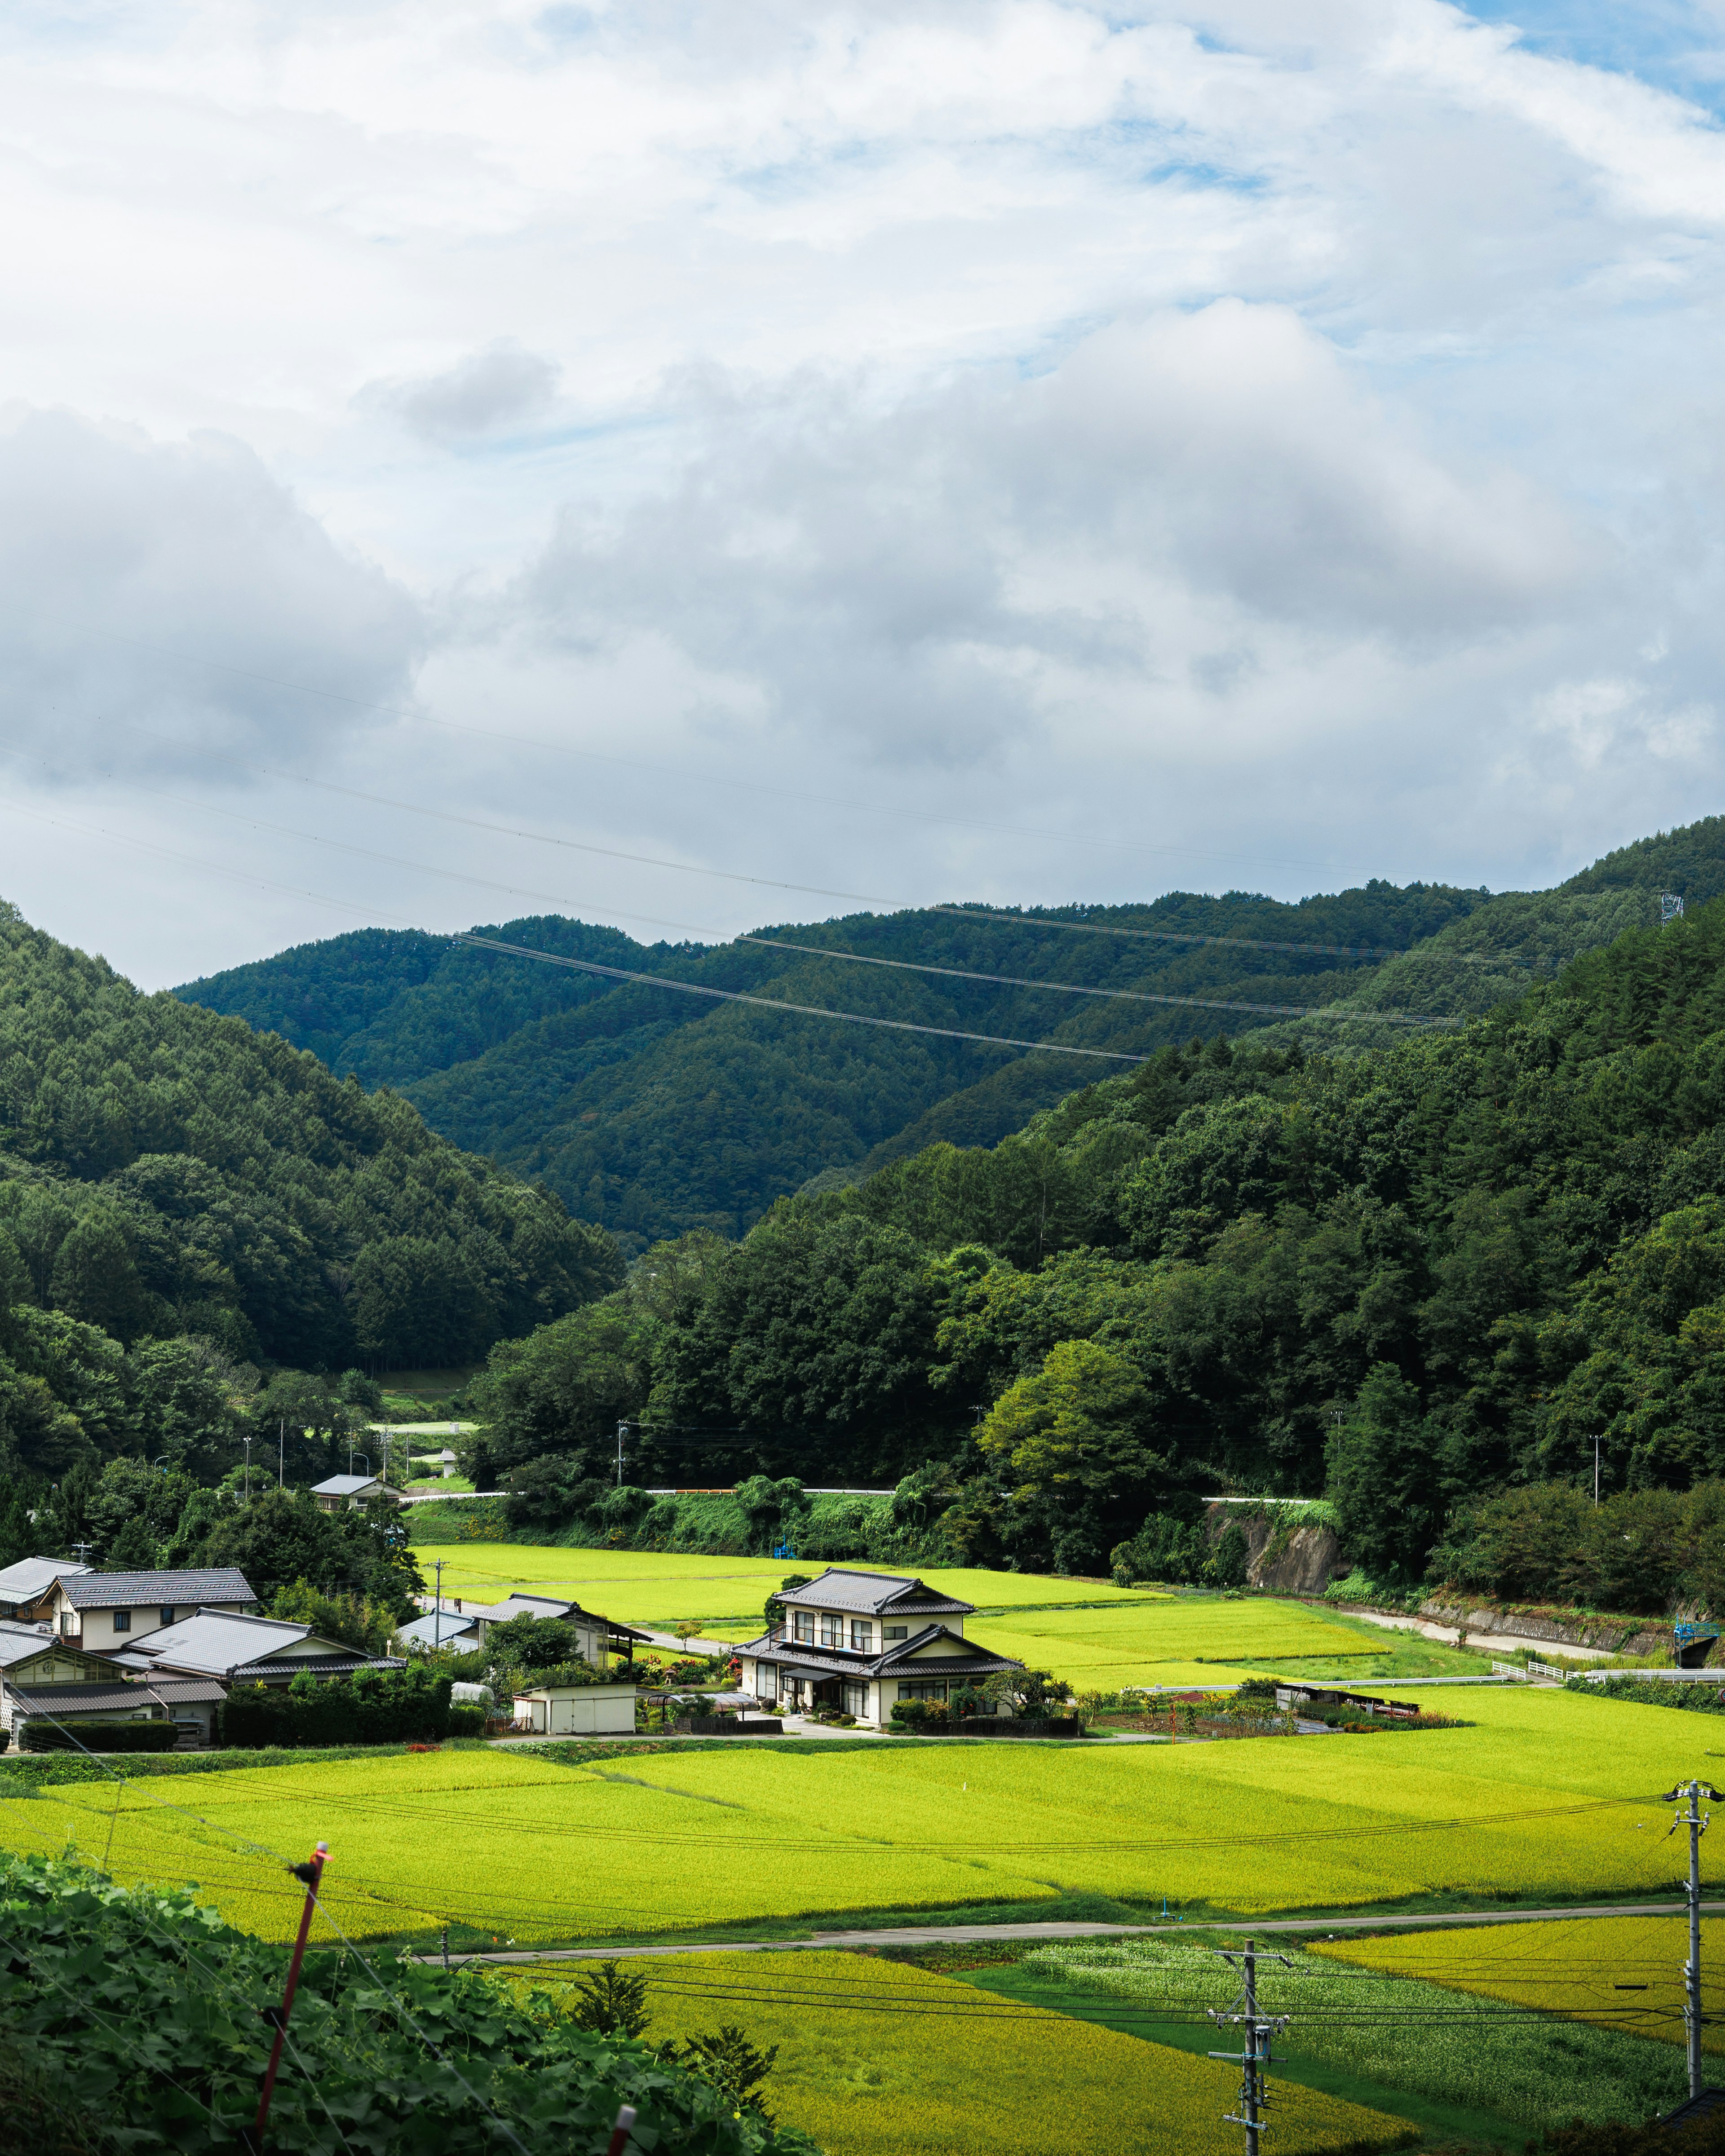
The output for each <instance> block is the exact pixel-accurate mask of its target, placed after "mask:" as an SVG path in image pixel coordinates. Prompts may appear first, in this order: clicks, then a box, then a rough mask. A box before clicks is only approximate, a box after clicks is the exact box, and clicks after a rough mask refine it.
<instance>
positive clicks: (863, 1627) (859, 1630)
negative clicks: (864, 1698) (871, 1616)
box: [845, 1617, 875, 1714]
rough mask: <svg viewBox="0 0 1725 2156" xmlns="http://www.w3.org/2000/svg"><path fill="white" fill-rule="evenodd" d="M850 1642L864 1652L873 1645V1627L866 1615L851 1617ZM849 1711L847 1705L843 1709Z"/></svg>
mask: <svg viewBox="0 0 1725 2156" xmlns="http://www.w3.org/2000/svg"><path fill="white" fill-rule="evenodd" d="M850 1644H851V1645H852V1646H853V1647H860V1648H862V1649H863V1650H864V1651H865V1652H866V1651H867V1650H868V1649H869V1648H870V1647H872V1646H873V1645H874V1644H875V1628H874V1626H873V1625H871V1624H870V1622H869V1620H868V1619H867V1618H866V1617H853V1618H852V1619H851V1620H850ZM845 1712H846V1713H847V1714H848V1713H849V1712H850V1709H849V1708H848V1707H847V1708H846V1709H845Z"/></svg>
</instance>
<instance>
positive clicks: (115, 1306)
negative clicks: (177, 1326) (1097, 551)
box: [49, 1212, 149, 1340]
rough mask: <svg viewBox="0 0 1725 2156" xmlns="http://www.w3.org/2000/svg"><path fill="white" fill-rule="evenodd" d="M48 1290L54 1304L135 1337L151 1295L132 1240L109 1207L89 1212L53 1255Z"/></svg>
mask: <svg viewBox="0 0 1725 2156" xmlns="http://www.w3.org/2000/svg"><path fill="white" fill-rule="evenodd" d="M49 1297H50V1299H51V1301H53V1303H54V1308H55V1309H56V1310H63V1311H64V1312H65V1313H66V1315H67V1316H68V1317H76V1318H81V1319H82V1320H83V1321H84V1322H85V1324H86V1325H99V1326H100V1327H101V1328H102V1329H103V1331H104V1332H111V1333H112V1334H113V1335H114V1336H115V1337H116V1339H120V1340H131V1339H132V1338H134V1337H136V1334H137V1333H138V1332H141V1330H142V1329H143V1326H144V1323H145V1320H146V1317H147V1315H148V1312H149V1304H148V1300H147V1298H146V1295H145V1292H144V1286H143V1283H142V1281H141V1280H140V1279H139V1278H138V1269H137V1266H136V1265H135V1264H134V1263H133V1260H132V1254H131V1240H130V1238H129V1237H128V1236H127V1235H126V1231H125V1229H123V1228H122V1227H121V1224H120V1223H119V1221H118V1220H116V1219H113V1218H112V1217H111V1216H110V1215H109V1214H105V1213H95V1212H92V1213H87V1214H85V1216H84V1218H83V1219H81V1220H80V1221H79V1222H78V1223H77V1224H76V1225H75V1226H74V1228H73V1229H71V1230H70V1232H69V1234H68V1235H67V1236H66V1239H65V1240H64V1242H63V1243H62V1244H61V1245H60V1246H59V1251H58V1253H57V1254H56V1255H55V1258H54V1273H53V1276H52V1278H51V1279H50V1281H49Z"/></svg>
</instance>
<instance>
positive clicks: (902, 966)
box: [735, 924, 1461, 1026]
mask: <svg viewBox="0 0 1725 2156" xmlns="http://www.w3.org/2000/svg"><path fill="white" fill-rule="evenodd" d="M1074 925H1075V926H1077V925H1081V924H1074ZM1180 940H1181V941H1182V942H1197V941H1199V940H1200V939H1199V938H1197V937H1182V938H1181V939H1180ZM1209 940H1210V941H1213V942H1223V941H1225V940H1230V939H1225V938H1223V937H1213V938H1211V939H1209ZM735 941H736V942H739V943H752V944H756V945H757V946H758V947H760V948H761V949H762V950H765V951H796V952H801V953H802V954H803V956H805V957H810V958H839V959H843V960H845V962H848V963H849V964H850V965H853V966H892V967H896V968H897V969H898V970H899V971H900V972H901V973H937V974H939V975H940V976H941V978H942V979H943V980H948V981H985V982H988V983H992V984H993V986H994V987H996V988H1046V989H1048V990H1049V991H1050V993H1058V994H1060V995H1065V996H1101V997H1105V998H1110V999H1112V1000H1114V1001H1116V1002H1125V1003H1134V1004H1196V1005H1197V1006H1198V1007H1199V1009H1203V1010H1227V1011H1274V1012H1276V1013H1278V1014H1281V1015H1282V1016H1285V1017H1298V1018H1333V1019H1355V1020H1363V1019H1384V1020H1385V1021H1386V1022H1387V1023H1389V1024H1394V1025H1417V1026H1434V1025H1456V1024H1460V1023H1461V1021H1460V1020H1459V1019H1453V1018H1441V1017H1435V1016H1428V1015H1427V1014H1425V1013H1424V1012H1421V1011H1404V1010H1342V1009H1338V1008H1337V1006H1336V1005H1335V1004H1247V1003H1228V1002H1224V1001H1221V1000H1220V999H1219V998H1213V997H1209V996H1158V995H1152V994H1151V993H1148V991H1147V990H1145V989H1142V988H1080V987H1078V986H1077V985H1076V983H1073V982H1070V981H1038V980H1032V979H1029V978H1024V976H1021V975H1019V974H1016V973H966V972H964V971H963V970H961V968H958V967H957V966H923V965H918V964H917V963H916V962H915V961H914V960H912V959H910V958H877V957H873V956H871V955H868V954H865V952H860V951H835V950H833V949H832V948H830V947H829V946H827V945H824V944H819V943H786V942H781V941H780V940H779V939H778V937H772V936H739V937H736V938H735ZM1252 947H1253V948H1254V949H1257V948H1262V946H1258V945H1254V946H1252ZM1291 948H1292V949H1295V950H1312V949H1316V948H1317V946H1316V945H1313V944H1295V945H1292V946H1291Z"/></svg>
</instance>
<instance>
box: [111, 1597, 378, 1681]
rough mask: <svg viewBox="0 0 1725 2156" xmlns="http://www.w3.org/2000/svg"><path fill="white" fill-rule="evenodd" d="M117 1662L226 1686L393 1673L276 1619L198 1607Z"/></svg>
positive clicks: (356, 1650)
mask: <svg viewBox="0 0 1725 2156" xmlns="http://www.w3.org/2000/svg"><path fill="white" fill-rule="evenodd" d="M121 1659H122V1660H123V1661H125V1662H126V1664H128V1665H129V1666H131V1668H133V1669H138V1670H147V1671H149V1672H150V1675H151V1681H152V1682H153V1681H155V1680H156V1678H157V1676H187V1677H217V1678H220V1679H221V1680H222V1681H223V1682H224V1683H228V1684H267V1685H286V1684H291V1683H292V1682H293V1681H294V1679H295V1677H296V1676H299V1674H300V1671H302V1670H304V1671H309V1673H310V1674H311V1676H315V1677H351V1676H352V1675H353V1673H354V1671H356V1670H399V1669H404V1668H405V1667H406V1664H405V1663H403V1661H400V1660H399V1659H397V1658H394V1657H392V1656H390V1655H368V1654H367V1653H366V1652H365V1650H364V1649H363V1648H361V1647H350V1646H347V1645H344V1644H343V1642H342V1641H341V1640H326V1639H325V1638H323V1637H322V1635H321V1634H319V1633H316V1632H314V1631H313V1630H312V1629H311V1626H310V1625H296V1624H291V1623H290V1622H289V1621H288V1620H286V1619H285V1618H281V1617H252V1616H247V1615H243V1614H237V1613H235V1612H234V1611H232V1610H223V1609H199V1610H196V1611H194V1612H193V1614H191V1615H189V1616H187V1617H186V1618H184V1619H183V1620H182V1621H181V1622H180V1623H179V1624H177V1625H167V1626H164V1627H163V1629H162V1630H161V1631H159V1632H156V1633H153V1634H151V1636H150V1637H149V1638H148V1639H147V1640H140V1641H139V1642H138V1644H137V1645H136V1647H134V1648H132V1649H131V1650H130V1651H128V1652H127V1653H126V1654H125V1655H123V1656H122V1657H121Z"/></svg>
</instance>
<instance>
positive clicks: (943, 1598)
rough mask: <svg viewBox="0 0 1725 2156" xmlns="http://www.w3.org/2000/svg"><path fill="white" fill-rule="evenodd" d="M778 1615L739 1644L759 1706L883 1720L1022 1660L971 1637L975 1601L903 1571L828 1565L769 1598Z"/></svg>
mask: <svg viewBox="0 0 1725 2156" xmlns="http://www.w3.org/2000/svg"><path fill="white" fill-rule="evenodd" d="M773 1599H774V1601H775V1602H777V1603H778V1605H779V1609H780V1610H781V1613H782V1617H781V1621H780V1622H779V1623H778V1624H777V1625H774V1626H773V1628H772V1630H770V1631H768V1633H766V1634H765V1635H763V1636H762V1638H760V1639H758V1640H750V1642H749V1643H748V1645H747V1646H744V1647H739V1648H738V1649H737V1659H738V1661H739V1662H740V1664H741V1665H742V1684H743V1687H744V1689H745V1690H746V1691H751V1692H752V1693H753V1694H754V1697H756V1699H757V1701H759V1702H760V1703H761V1705H762V1707H769V1708H771V1707H778V1708H784V1709H788V1710H789V1711H791V1712H812V1711H813V1710H814V1708H815V1707H835V1708H837V1709H839V1711H840V1712H843V1713H845V1714H854V1715H855V1717H856V1718H857V1720H858V1721H859V1722H879V1723H882V1724H884V1723H886V1722H888V1721H890V1720H891V1716H892V1710H893V1707H895V1706H896V1703H897V1702H899V1701H900V1700H901V1699H925V1700H930V1699H932V1700H944V1699H949V1698H950V1697H952V1693H953V1692H955V1691H957V1690H959V1689H960V1687H961V1686H965V1685H969V1686H973V1687H980V1686H981V1685H982V1683H983V1680H984V1679H985V1678H987V1677H991V1676H994V1675H996V1674H997V1672H999V1671H1004V1670H1019V1669H1022V1668H1023V1667H1024V1664H1023V1663H1022V1662H1016V1661H1012V1660H1011V1659H1010V1658H1009V1657H1008V1656H1007V1655H997V1654H993V1653H991V1652H990V1650H988V1648H987V1647H985V1646H984V1645H983V1644H982V1642H981V1641H980V1640H971V1639H967V1638H966V1637H965V1635H964V1620H965V1619H966V1618H967V1617H971V1616H974V1614H976V1605H975V1604H974V1603H972V1602H959V1601H956V1600H954V1599H953V1598H952V1596H951V1595H948V1594H940V1593H938V1592H937V1590H936V1589H933V1588H931V1587H926V1586H925V1585H924V1584H923V1583H922V1581H921V1580H920V1579H907V1578H905V1577H904V1576H903V1575H902V1574H901V1573H886V1572H858V1571H855V1570H852V1569H850V1568H837V1567H831V1568H829V1569H828V1570H827V1571H825V1572H824V1573H822V1574H821V1576H820V1578H819V1579H814V1580H811V1581H810V1582H809V1584H808V1586H806V1587H796V1588H788V1589H786V1590H785V1591H784V1592H783V1594H778V1595H775V1596H774V1597H773Z"/></svg>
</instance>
